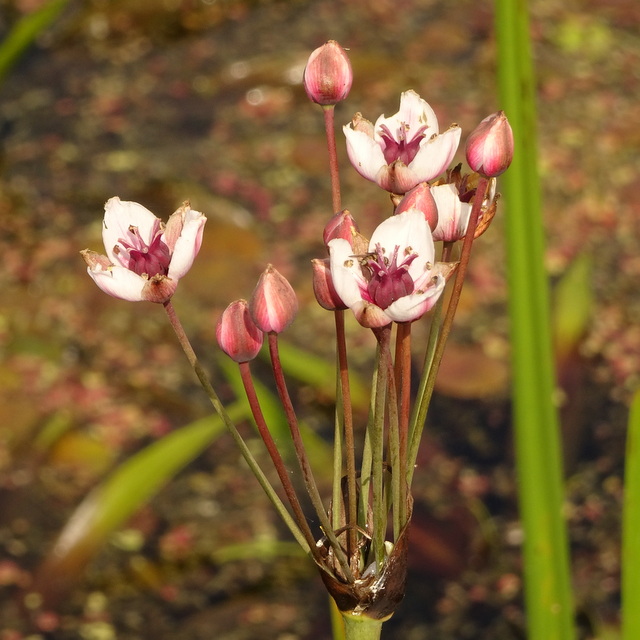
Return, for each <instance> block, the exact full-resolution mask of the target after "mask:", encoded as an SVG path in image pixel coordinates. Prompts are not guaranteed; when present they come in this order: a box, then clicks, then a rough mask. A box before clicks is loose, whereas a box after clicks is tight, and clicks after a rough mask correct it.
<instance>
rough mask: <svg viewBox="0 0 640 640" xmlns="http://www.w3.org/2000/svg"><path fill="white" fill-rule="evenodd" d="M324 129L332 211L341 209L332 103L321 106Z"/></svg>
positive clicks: (336, 211) (335, 211)
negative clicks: (327, 153) (327, 152)
mask: <svg viewBox="0 0 640 640" xmlns="http://www.w3.org/2000/svg"><path fill="white" fill-rule="evenodd" d="M322 110H323V113H324V129H325V133H326V136H327V149H328V151H329V174H330V176H331V201H332V205H333V213H338V211H342V200H341V197H340V172H339V169H338V150H337V147H336V132H335V108H334V105H329V106H326V107H323V109H322Z"/></svg>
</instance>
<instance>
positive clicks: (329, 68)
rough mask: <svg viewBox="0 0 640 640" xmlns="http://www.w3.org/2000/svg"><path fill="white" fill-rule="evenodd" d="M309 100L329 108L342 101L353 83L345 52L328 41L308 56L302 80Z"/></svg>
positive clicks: (334, 43)
mask: <svg viewBox="0 0 640 640" xmlns="http://www.w3.org/2000/svg"><path fill="white" fill-rule="evenodd" d="M302 82H303V84H304V89H305V91H306V92H307V95H308V96H309V99H310V100H311V101H313V102H315V103H316V104H319V105H322V106H329V105H333V104H336V103H338V102H340V101H341V100H344V99H345V98H346V97H347V95H348V94H349V90H350V89H351V83H352V82H353V71H352V70H351V62H349V58H348V56H347V54H346V53H345V50H344V49H343V48H342V47H341V46H340V45H339V44H338V43H337V42H336V41H335V40H329V42H327V43H326V44H323V45H322V46H321V47H319V48H318V49H316V50H315V51H314V52H313V53H312V54H311V55H310V56H309V61H308V62H307V66H306V68H305V70H304V77H303V80H302Z"/></svg>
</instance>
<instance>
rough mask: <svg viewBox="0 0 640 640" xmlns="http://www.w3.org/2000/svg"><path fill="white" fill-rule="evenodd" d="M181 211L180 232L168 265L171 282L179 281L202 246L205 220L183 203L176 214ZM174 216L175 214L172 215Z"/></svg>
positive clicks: (200, 214)
mask: <svg viewBox="0 0 640 640" xmlns="http://www.w3.org/2000/svg"><path fill="white" fill-rule="evenodd" d="M179 211H182V213H181V215H182V231H181V233H180V237H179V238H178V239H177V240H175V241H174V242H175V245H174V248H173V255H172V256H171V262H170V263H169V273H168V274H167V275H168V276H169V277H170V278H172V279H173V280H176V281H178V280H180V278H182V277H183V276H184V275H185V274H186V273H187V271H189V269H191V265H192V264H193V261H194V260H195V257H196V256H197V255H198V251H200V246H201V245H202V234H203V233H204V225H205V222H206V221H207V218H206V217H205V216H204V215H203V214H202V213H200V212H199V211H194V210H193V209H191V208H190V207H189V206H188V204H186V203H185V205H183V206H182V207H181V209H178V211H177V212H176V213H178V212H179ZM173 215H176V214H173Z"/></svg>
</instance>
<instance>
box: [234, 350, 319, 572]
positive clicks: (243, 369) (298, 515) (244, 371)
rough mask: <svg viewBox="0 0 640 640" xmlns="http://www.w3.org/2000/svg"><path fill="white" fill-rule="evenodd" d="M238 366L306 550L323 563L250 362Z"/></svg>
mask: <svg viewBox="0 0 640 640" xmlns="http://www.w3.org/2000/svg"><path fill="white" fill-rule="evenodd" d="M238 366H239V368H240V376H241V377H242V384H243V385H244V390H245V393H246V395H247V400H248V402H249V406H250V407H251V413H252V414H253V419H254V420H255V422H256V426H257V427H258V431H259V433H260V436H261V438H262V441H263V442H264V444H265V446H266V448H267V451H268V452H269V455H270V456H271V461H272V462H273V466H274V467H275V469H276V472H277V473H278V478H280V483H281V484H282V488H283V489H284V492H285V494H286V496H287V499H288V500H289V504H290V505H291V509H292V510H293V514H294V516H295V519H296V522H297V523H298V526H299V527H300V529H301V531H302V533H303V534H304V537H305V540H306V541H307V546H306V547H305V551H307V552H309V551H310V552H311V554H312V555H313V557H314V558H315V560H316V562H317V563H318V564H321V563H322V559H321V557H320V551H319V549H318V547H317V546H316V543H315V539H314V537H313V533H312V532H311V529H310V528H309V524H308V523H307V519H306V518H305V515H304V512H303V511H302V507H301V506H300V502H299V500H298V496H297V494H296V490H295V488H294V486H293V483H292V482H291V478H290V477H289V472H288V470H287V468H286V466H285V464H284V461H283V460H282V456H281V455H280V452H279V451H278V447H277V445H276V443H275V441H274V439H273V436H272V435H271V432H270V431H269V427H268V426H267V422H266V420H265V419H264V414H263V413H262V409H261V408H260V401H259V400H258V395H257V393H256V389H255V387H254V385H253V378H252V377H251V369H250V366H249V363H248V362H240V363H239V365H238Z"/></svg>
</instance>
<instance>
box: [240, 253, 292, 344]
mask: <svg viewBox="0 0 640 640" xmlns="http://www.w3.org/2000/svg"><path fill="white" fill-rule="evenodd" d="M249 311H250V313H251V317H252V318H253V321H254V322H255V323H256V325H257V327H258V328H259V329H261V330H262V331H264V332H265V333H270V332H271V331H273V332H274V333H281V332H282V331H284V330H285V329H286V328H287V327H288V326H289V325H290V324H291V323H292V322H293V319H294V317H295V315H296V313H297V312H298V300H297V298H296V293H295V291H294V290H293V287H292V286H291V285H290V284H289V282H288V280H287V279H286V278H285V277H284V276H283V275H282V274H280V273H279V272H278V271H277V270H276V269H275V268H274V266H273V265H271V264H270V265H267V268H266V269H265V270H264V272H263V273H262V275H261V276H260V279H259V280H258V284H257V285H256V288H255V290H254V292H253V295H252V296H251V300H250V301H249Z"/></svg>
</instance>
